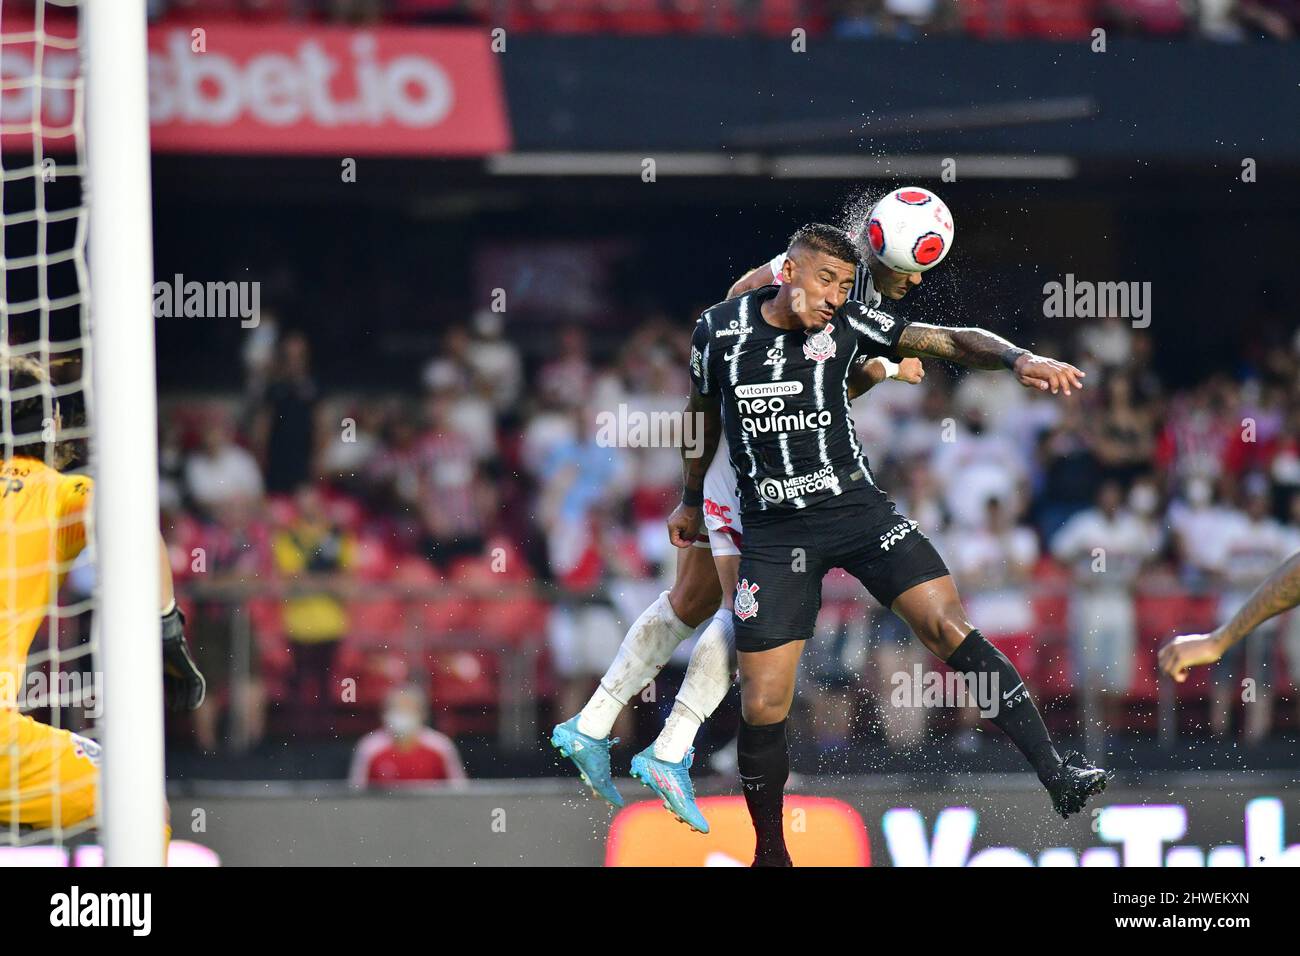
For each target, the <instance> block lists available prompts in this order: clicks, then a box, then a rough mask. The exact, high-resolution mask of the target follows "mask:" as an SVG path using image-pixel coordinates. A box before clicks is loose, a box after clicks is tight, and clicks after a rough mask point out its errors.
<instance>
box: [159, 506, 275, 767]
mask: <svg viewBox="0 0 1300 956" xmlns="http://www.w3.org/2000/svg"><path fill="white" fill-rule="evenodd" d="M167 541H168V544H169V550H170V551H171V553H172V572H173V575H174V577H175V579H176V581H177V582H178V583H184V582H186V581H193V582H194V583H196V584H200V585H226V584H239V585H249V586H251V585H254V584H256V583H257V582H258V581H259V579H261V578H264V577H265V576H266V575H268V574H269V573H270V572H271V570H272V560H271V541H270V534H269V531H268V529H267V526H266V524H265V522H264V521H263V520H262V516H261V503H260V502H256V501H252V500H246V499H245V500H234V501H230V502H227V503H225V504H222V505H221V506H219V508H218V509H217V510H216V512H215V513H214V514H213V521H212V523H210V524H205V525H195V526H192V527H191V528H189V529H188V531H187V530H184V529H181V528H173V530H172V531H171V532H170V533H169V535H168V537H167ZM198 549H201V550H198ZM196 551H197V554H198V555H200V556H201V560H202V563H201V564H199V563H197V561H198V559H197V558H196ZM248 603H249V602H248V601H247V600H237V601H232V600H231V599H230V597H229V596H228V595H220V596H205V594H204V592H203V591H199V592H198V597H197V600H196V601H195V603H194V605H193V606H192V607H191V608H190V621H189V625H190V630H189V641H190V649H191V651H192V652H193V654H194V659H195V662H196V663H197V664H198V667H199V670H200V671H201V672H202V673H203V675H204V678H205V679H206V680H207V684H208V692H207V696H206V697H204V699H203V705H202V706H201V707H200V708H199V709H198V710H197V711H196V712H195V714H194V731H195V735H196V737H197V739H198V744H199V747H200V749H202V750H205V751H207V752H209V753H211V752H215V751H216V750H218V749H219V746H220V736H221V718H222V716H223V714H230V715H231V716H232V720H231V727H230V731H231V738H232V739H231V743H232V746H233V749H234V750H236V751H241V750H245V749H248V748H250V747H254V746H256V745H257V743H258V742H259V741H260V740H261V739H262V736H263V734H264V733H265V731H266V707H267V695H266V686H265V683H264V682H263V680H262V654H261V648H260V647H259V646H258V644H257V641H256V636H257V635H256V632H255V630H254V629H253V627H252V626H251V624H252V622H251V620H250V615H249V611H248V607H247V605H248ZM241 614H242V615H243V616H244V617H243V620H244V621H245V623H246V625H247V626H245V627H243V628H238V629H237V627H236V623H237V620H238V619H239V616H240V615H241Z"/></svg>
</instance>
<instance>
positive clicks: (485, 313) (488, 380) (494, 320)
mask: <svg viewBox="0 0 1300 956" xmlns="http://www.w3.org/2000/svg"><path fill="white" fill-rule="evenodd" d="M504 332H505V319H504V317H503V316H502V314H501V313H500V312H493V311H492V310H491V309H480V310H479V311H478V312H476V313H474V336H475V337H474V341H473V343H472V344H471V346H470V349H469V354H468V355H467V356H466V358H467V360H468V361H469V364H470V366H471V367H472V368H473V370H474V375H475V378H476V380H477V381H478V382H479V383H480V387H481V390H482V393H483V394H484V395H485V396H486V397H487V398H488V400H489V401H490V402H491V404H492V408H493V409H494V410H495V411H496V412H497V414H504V413H507V412H511V411H513V410H514V409H515V406H516V404H517V403H518V402H519V398H520V396H521V395H522V394H523V387H524V366H523V361H522V360H521V359H520V357H519V348H518V346H516V345H515V344H514V343H513V342H511V341H509V340H508V339H507V338H506V337H505V334H504Z"/></svg>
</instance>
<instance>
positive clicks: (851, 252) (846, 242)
mask: <svg viewBox="0 0 1300 956" xmlns="http://www.w3.org/2000/svg"><path fill="white" fill-rule="evenodd" d="M797 246H798V247H802V248H804V249H811V250H813V251H814V252H824V253H825V254H826V255H828V256H834V257H835V258H836V259H839V260H840V261H841V262H847V263H850V264H851V265H853V266H855V267H856V266H861V265H862V252H861V251H860V250H859V249H858V244H857V243H856V242H854V241H853V239H852V237H850V236H849V234H848V233H847V232H845V231H844V230H843V229H840V228H839V227H838V226H830V225H827V224H826V223H824V222H810V223H808V224H807V225H806V226H800V227H799V228H798V229H796V230H795V233H794V235H792V236H791V237H790V245H789V247H788V248H789V249H791V250H793V249H794V248H795V247H797Z"/></svg>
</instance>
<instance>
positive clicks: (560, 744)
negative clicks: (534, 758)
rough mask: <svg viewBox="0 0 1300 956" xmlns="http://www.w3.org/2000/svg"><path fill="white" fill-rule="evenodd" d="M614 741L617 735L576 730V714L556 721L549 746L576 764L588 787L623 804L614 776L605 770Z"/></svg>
mask: <svg viewBox="0 0 1300 956" xmlns="http://www.w3.org/2000/svg"><path fill="white" fill-rule="evenodd" d="M616 743H618V738H617V737H614V738H612V739H611V738H609V737H606V738H604V739H603V740H601V739H598V738H596V737H588V736H587V735H586V734H584V733H582V731H580V730H578V718H577V717H570V718H569V719H568V720H566V721H565V722H564V723H562V724H556V725H555V729H554V730H552V731H551V746H552V747H554V748H555V749H556V750H558V751H559V752H560V755H561V756H564V757H568V758H569V759H570V760H572V761H573V765H574V766H575V767H577V768H578V773H579V774H580V775H581V776H582V780H583V782H584V783H585V784H586V785H587V786H589V787H591V792H592V793H594V794H595V795H596V796H598V797H602V798H604V799H605V800H608V801H609V802H610V803H612V804H614V806H616V807H621V806H623V798H622V796H620V795H619V792H618V790H616V789H615V788H614V778H613V777H612V776H610V773H609V748H610V746H611V745H612V744H616Z"/></svg>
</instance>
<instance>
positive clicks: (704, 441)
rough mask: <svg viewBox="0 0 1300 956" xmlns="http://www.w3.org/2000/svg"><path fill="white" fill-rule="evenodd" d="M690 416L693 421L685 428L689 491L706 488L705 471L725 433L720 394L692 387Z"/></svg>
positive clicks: (685, 472) (684, 454)
mask: <svg viewBox="0 0 1300 956" xmlns="http://www.w3.org/2000/svg"><path fill="white" fill-rule="evenodd" d="M686 417H687V419H688V420H689V421H690V422H692V423H693V424H692V425H691V426H690V427H689V428H684V429H683V430H682V431H683V435H682V438H683V441H682V488H683V490H684V491H685V492H686V493H687V494H691V495H696V494H700V493H702V492H703V491H704V474H705V472H707V471H708V470H709V463H710V462H712V461H713V455H714V453H715V452H716V451H717V450H718V438H719V437H720V436H721V435H722V403H721V402H720V401H719V400H718V397H717V396H716V395H701V394H700V393H699V390H698V389H695V388H692V389H691V398H690V401H688V402H687V403H686Z"/></svg>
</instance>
